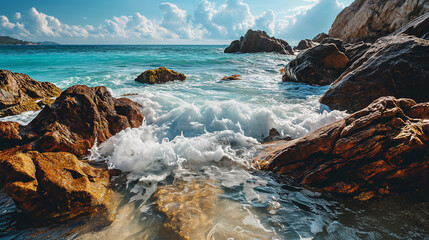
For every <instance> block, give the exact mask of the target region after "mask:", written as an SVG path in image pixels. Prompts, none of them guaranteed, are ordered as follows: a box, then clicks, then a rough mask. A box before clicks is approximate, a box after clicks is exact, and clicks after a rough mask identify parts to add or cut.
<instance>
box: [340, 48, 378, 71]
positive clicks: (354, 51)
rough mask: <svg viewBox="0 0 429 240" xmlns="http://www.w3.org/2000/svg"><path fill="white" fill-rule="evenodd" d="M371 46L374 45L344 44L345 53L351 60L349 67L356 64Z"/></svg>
mask: <svg viewBox="0 0 429 240" xmlns="http://www.w3.org/2000/svg"><path fill="white" fill-rule="evenodd" d="M371 46H372V44H370V43H364V42H358V43H347V44H344V45H343V47H344V53H345V54H346V56H347V58H348V59H349V64H347V67H350V66H351V65H352V64H353V63H354V62H356V61H357V60H358V59H359V58H361V57H362V56H363V55H364V54H365V53H366V51H368V49H369V48H370V47H371Z"/></svg>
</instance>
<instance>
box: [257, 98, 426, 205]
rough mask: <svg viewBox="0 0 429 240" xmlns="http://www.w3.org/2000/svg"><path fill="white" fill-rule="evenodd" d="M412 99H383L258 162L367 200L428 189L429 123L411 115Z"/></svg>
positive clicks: (317, 187)
mask: <svg viewBox="0 0 429 240" xmlns="http://www.w3.org/2000/svg"><path fill="white" fill-rule="evenodd" d="M416 107H417V104H416V103H415V102H414V101H413V100H411V99H395V98H394V97H382V98H379V99H377V100H376V101H374V102H373V103H372V104H371V105H369V106H368V107H367V108H365V109H362V110H361V111H358V112H356V113H354V114H352V115H350V116H348V117H346V118H345V119H344V120H340V121H337V122H335V123H333V124H331V125H328V126H325V127H322V128H320V129H318V130H316V131H315V132H313V133H311V134H310V135H308V136H306V137H302V138H299V139H295V140H292V141H289V142H286V143H284V144H282V145H279V146H277V147H270V148H268V151H265V152H263V153H262V154H260V155H259V156H258V157H257V158H256V163H255V165H256V166H257V167H259V168H260V169H264V170H270V171H274V172H278V173H281V174H283V175H285V176H288V177H291V178H293V179H295V180H296V181H298V182H300V183H302V184H303V185H305V186H307V187H309V188H311V189H314V190H317V191H325V192H331V193H334V194H339V195H345V196H349V197H354V198H357V199H360V200H368V199H370V198H372V197H380V196H382V195H385V194H388V193H405V194H406V193H410V192H411V193H416V192H418V191H420V192H422V193H425V194H426V193H429V186H428V185H427V183H428V181H429V154H428V153H429V145H428V144H429V139H428V136H429V135H428V134H429V123H428V122H427V121H424V120H423V118H420V117H423V116H426V117H427V115H425V114H426V113H427V112H428V111H429V104H427V105H424V106H422V105H421V106H418V107H417V108H425V110H420V111H419V112H420V113H424V114H421V115H418V114H417V115H415V116H414V117H415V118H410V116H408V114H409V113H410V112H412V111H413V110H412V109H413V108H416Z"/></svg>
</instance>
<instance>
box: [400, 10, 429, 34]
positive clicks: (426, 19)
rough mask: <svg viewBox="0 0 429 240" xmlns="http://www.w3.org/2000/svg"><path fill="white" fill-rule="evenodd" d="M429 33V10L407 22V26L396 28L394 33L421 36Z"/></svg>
mask: <svg viewBox="0 0 429 240" xmlns="http://www.w3.org/2000/svg"><path fill="white" fill-rule="evenodd" d="M428 33H429V12H427V13H425V14H423V15H422V16H420V17H418V18H416V19H414V20H413V21H411V22H409V23H407V24H406V25H405V26H403V27H401V28H400V29H398V30H396V31H395V32H394V33H392V35H399V34H408V35H413V36H416V37H419V38H425V35H427V34H428Z"/></svg>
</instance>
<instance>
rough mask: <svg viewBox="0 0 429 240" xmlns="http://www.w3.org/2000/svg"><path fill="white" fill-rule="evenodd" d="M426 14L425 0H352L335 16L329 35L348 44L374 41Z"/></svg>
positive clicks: (428, 3) (427, 4) (428, 7)
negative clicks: (352, 0)
mask: <svg viewBox="0 0 429 240" xmlns="http://www.w3.org/2000/svg"><path fill="white" fill-rule="evenodd" d="M428 11H429V1H428V0H389V1H376V0H355V1H354V2H353V3H352V4H351V5H350V6H348V7H346V8H345V9H343V11H341V12H340V13H339V14H338V16H337V18H336V19H335V21H334V23H333V24H332V27H331V29H330V30H329V36H331V37H336V38H341V39H344V40H346V41H348V42H358V41H361V40H364V41H373V40H376V39H377V38H379V37H382V36H386V35H388V34H390V33H393V32H394V31H396V30H398V29H399V28H401V27H402V26H404V25H405V24H407V23H408V22H409V21H410V20H413V19H415V18H416V17H418V16H421V15H423V14H425V13H427V12H428Z"/></svg>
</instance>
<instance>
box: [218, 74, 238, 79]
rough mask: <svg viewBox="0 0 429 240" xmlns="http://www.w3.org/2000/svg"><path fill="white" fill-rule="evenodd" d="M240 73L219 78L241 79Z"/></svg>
mask: <svg viewBox="0 0 429 240" xmlns="http://www.w3.org/2000/svg"><path fill="white" fill-rule="evenodd" d="M240 77H241V75H238V74H234V75H231V76H229V77H223V78H222V79H221V80H226V81H231V80H241V78H240Z"/></svg>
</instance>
